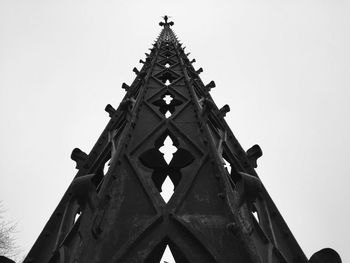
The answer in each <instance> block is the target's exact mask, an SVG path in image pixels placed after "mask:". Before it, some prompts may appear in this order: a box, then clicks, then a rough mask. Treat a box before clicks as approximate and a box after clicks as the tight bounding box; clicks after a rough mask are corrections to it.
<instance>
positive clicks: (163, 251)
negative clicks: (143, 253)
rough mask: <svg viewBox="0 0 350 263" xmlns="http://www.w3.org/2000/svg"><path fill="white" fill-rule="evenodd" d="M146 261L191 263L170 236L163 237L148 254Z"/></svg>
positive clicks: (151, 262)
mask: <svg viewBox="0 0 350 263" xmlns="http://www.w3.org/2000/svg"><path fill="white" fill-rule="evenodd" d="M144 262H145V263H155V262H159V263H175V262H179V263H189V261H188V260H187V258H186V257H185V255H184V254H183V252H182V251H181V250H180V248H179V247H178V246H177V245H176V244H175V243H174V242H172V240H170V239H169V238H167V237H166V238H165V239H163V240H162V241H161V242H160V243H159V244H158V245H156V247H155V248H154V249H153V250H152V252H151V253H150V254H149V255H148V257H147V258H146V260H145V261H144Z"/></svg>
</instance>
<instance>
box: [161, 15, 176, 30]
mask: <svg viewBox="0 0 350 263" xmlns="http://www.w3.org/2000/svg"><path fill="white" fill-rule="evenodd" d="M163 18H164V22H165V23H164V22H160V23H159V25H160V26H164V27H166V26H173V25H174V22H173V21H171V22H168V19H169V18H170V16H167V15H165V16H163Z"/></svg>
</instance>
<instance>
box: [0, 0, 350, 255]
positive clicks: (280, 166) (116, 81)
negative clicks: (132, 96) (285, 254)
mask: <svg viewBox="0 0 350 263" xmlns="http://www.w3.org/2000/svg"><path fill="white" fill-rule="evenodd" d="M349 13H350V3H349V1H345V0H344V1H340V0H339V1H338V0H329V1H326V0H307V1H305V0H303V1H301V0H300V1H299V0H294V1H292V0H290V1H283V0H282V1H281V0H265V1H258V0H256V1H253V0H248V1H220V2H219V1H203V0H202V1H188V0H187V1H164V0H163V1H135V0H129V1H112V0H105V1H97V0H95V1H87V0H76V1H68V0H67V1H63V0H60V1H47V0H46V1H44V0H42V1H34V0H32V1H28V0H1V1H0V120H1V130H0V132H1V133H0V135H1V136H0V157H1V158H0V168H1V175H0V176H1V177H0V178H1V183H0V200H2V202H3V205H4V206H5V207H6V208H7V210H8V211H7V214H6V216H7V217H8V218H9V219H11V220H14V221H15V222H18V234H17V241H18V244H19V245H20V246H22V247H23V249H24V252H28V250H29V249H30V247H31V245H32V244H33V243H34V241H35V239H36V238H37V236H38V235H39V233H40V231H41V230H42V228H43V226H44V224H45V223H46V221H47V220H48V218H49V216H50V215H51V213H52V212H53V210H54V208H55V207H56V205H57V203H58V201H59V200H60V198H61V196H62V194H63V193H64V192H65V190H66V189H67V187H68V185H69V183H70V181H71V180H72V178H73V177H74V175H75V173H76V170H75V169H74V166H75V165H74V162H73V161H71V160H70V157H69V156H70V153H71V151H72V149H73V148H75V147H79V148H81V149H82V150H84V151H86V152H88V151H89V150H90V149H91V147H92V146H93V144H94V143H95V141H96V140H97V138H98V136H99V134H100V133H101V132H102V130H103V128H104V126H105V125H106V123H107V121H108V118H109V117H108V114H107V113H106V112H104V110H103V109H104V107H105V105H106V104H108V103H111V104H112V105H114V106H115V107H116V106H118V104H119V102H120V100H121V99H122V97H123V95H124V90H122V89H121V84H122V82H126V83H128V84H130V83H131V81H132V80H133V79H134V77H135V75H134V73H133V72H132V68H133V67H134V66H137V67H138V68H140V65H139V64H138V61H139V59H140V58H142V59H144V57H145V56H144V52H147V49H148V48H149V47H150V46H151V43H152V42H153V40H154V39H155V38H156V36H157V35H158V33H159V31H160V29H161V28H160V27H159V26H158V22H159V21H160V16H162V15H164V14H168V15H170V16H172V17H173V20H174V22H175V26H174V27H173V29H174V31H175V32H176V33H177V34H178V36H179V38H180V40H181V41H182V42H183V43H184V45H185V46H187V49H186V51H190V52H191V56H190V58H196V60H197V63H195V67H197V68H199V67H203V69H204V72H203V73H202V74H201V77H202V79H203V81H204V82H205V83H207V82H209V81H210V80H215V82H216V84H217V87H216V88H215V89H214V90H212V96H213V98H214V100H215V101H216V103H217V105H218V106H219V107H221V106H222V105H224V104H226V103H227V104H229V105H230V107H231V112H230V113H228V115H227V117H226V119H227V121H228V123H229V125H230V127H231V129H232V131H233V132H234V134H235V135H236V137H237V138H238V140H239V141H240V142H241V144H242V146H243V147H244V148H245V149H248V148H249V147H250V146H252V145H253V144H255V143H258V144H259V145H260V146H261V147H262V149H263V151H264V156H263V157H262V158H261V159H260V160H259V167H258V169H257V171H258V173H259V175H260V177H261V179H262V181H263V183H264V184H265V186H266V188H267V190H268V191H269V193H270V195H271V196H272V198H273V200H274V201H275V203H276V204H277V206H278V208H279V210H280V212H281V213H282V215H283V216H284V218H285V220H286V222H287V223H288V225H289V227H290V228H291V230H292V232H293V234H294V235H295V237H296V239H297V240H298V242H299V244H300V245H301V247H302V248H303V249H304V252H305V253H306V255H307V256H308V257H309V256H311V255H312V253H314V252H316V251H318V250H319V249H321V248H324V247H332V248H334V249H336V250H337V251H338V252H339V253H340V254H341V256H342V258H343V262H347V261H349V262H350V252H349V250H348V244H350V231H349V229H348V218H349V215H350V208H349V205H348V201H349V198H350V194H349V191H348V187H349V176H350V175H349V168H348V167H349V163H350V139H349V134H350V125H349V113H350V104H349V99H350V93H349V84H350V74H349V70H350V51H349V47H350V30H349V28H350V16H349Z"/></svg>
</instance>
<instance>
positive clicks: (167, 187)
mask: <svg viewBox="0 0 350 263" xmlns="http://www.w3.org/2000/svg"><path fill="white" fill-rule="evenodd" d="M173 194H174V184H173V182H172V181H171V179H170V177H169V176H167V177H166V178H165V180H164V182H163V184H162V192H161V193H160V195H161V196H162V198H163V200H164V202H165V203H168V202H169V200H170V198H171V197H172V196H173Z"/></svg>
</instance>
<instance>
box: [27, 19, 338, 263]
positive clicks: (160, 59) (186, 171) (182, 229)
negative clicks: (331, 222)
mask: <svg viewBox="0 0 350 263" xmlns="http://www.w3.org/2000/svg"><path fill="white" fill-rule="evenodd" d="M159 25H160V26H162V31H161V33H160V35H159V37H158V38H157V39H156V41H155V43H154V45H153V46H152V48H151V52H150V53H149V54H146V59H145V60H144V61H143V60H141V61H140V62H142V63H143V66H142V68H141V69H140V70H138V69H137V68H134V72H135V74H136V78H135V80H134V81H133V83H131V85H127V84H125V83H123V85H122V88H123V89H125V91H126V95H125V97H124V98H123V100H122V101H121V103H120V104H119V106H118V107H117V109H115V108H113V107H112V106H111V105H109V104H108V105H107V106H106V108H105V110H106V111H107V112H108V114H109V116H110V117H111V119H110V121H109V123H108V124H107V126H106V128H105V129H104V131H103V132H102V134H101V136H100V137H99V138H98V140H97V142H96V144H95V145H94V147H93V148H92V150H91V151H90V152H89V153H88V154H87V153H84V152H83V151H81V150H80V149H78V148H77V149H74V150H73V152H72V155H71V157H72V159H73V160H74V161H76V167H77V169H78V173H77V175H76V176H75V178H74V180H73V181H72V183H71V185H70V186H69V187H68V190H67V192H66V193H65V195H64V196H63V198H62V200H61V201H60V203H59V204H58V207H57V208H56V210H55V211H54V213H53V215H52V216H51V218H50V219H49V221H48V223H47V224H46V226H45V227H44V230H43V231H42V233H41V234H40V236H39V238H38V240H37V241H36V243H35V244H34V246H33V248H32V249H31V251H30V252H29V254H28V256H27V257H26V259H25V261H24V262H26V263H29V262H40V263H44V262H50V263H56V262H57V263H58V262H68V263H71V262H72V263H73V262H79V263H88V262H94V263H97V262H101V263H106V262H113V263H117V262H118V263H119V262H146V263H153V262H159V261H160V260H161V258H162V255H163V252H164V250H165V249H166V247H169V248H170V251H171V253H172V254H173V257H174V259H175V261H176V262H184V263H186V262H195V263H198V262H220V263H228V262H235V263H250V262H251V263H253V262H254V263H257V262H268V263H270V262H288V263H303V262H305V263H306V262H308V260H307V258H306V257H305V255H304V253H303V251H302V250H301V248H300V247H299V245H298V243H297V242H296V240H295V238H294V237H293V235H292V233H291V232H290V230H289V228H288V227H287V225H286V223H285V222H284V220H283V218H282V216H281V215H280V213H279V212H278V210H277V208H276V206H275V205H274V203H273V201H272V199H271V198H270V196H269V194H268V192H267V191H266V190H265V188H264V186H263V184H262V182H261V181H260V179H259V177H258V176H257V174H256V172H255V170H254V168H256V167H257V159H258V158H259V157H260V156H261V155H262V150H261V149H260V147H259V146H258V145H254V146H253V147H252V148H250V149H249V150H247V151H244V150H243V148H242V147H241V146H240V144H239V142H238V140H237V139H236V138H235V136H234V135H233V133H232V131H231V130H230V128H229V127H228V125H227V123H226V121H225V119H224V117H225V116H226V114H227V113H228V112H229V110H230V108H229V106H228V105H225V106H223V107H221V108H218V107H217V106H216V104H215V102H214V100H213V99H212V97H211V96H210V90H211V89H212V88H214V87H215V83H214V82H213V81H212V82H210V83H208V84H207V85H205V84H204V83H203V82H202V80H201V78H200V76H199V75H200V73H201V72H202V71H203V70H202V69H201V68H199V69H195V68H194V67H193V65H192V63H193V62H194V61H193V60H192V61H190V60H189V59H188V55H187V54H186V53H185V51H184V48H183V47H182V44H181V43H179V41H178V40H177V37H176V35H175V34H174V32H173V31H172V29H171V26H173V25H174V23H173V22H172V21H170V22H169V17H168V16H164V22H160V23H159ZM85 132H88V131H85ZM165 146H167V147H168V149H170V150H168V151H165V150H164V148H165ZM165 183H168V184H170V185H172V188H173V190H172V192H170V194H169V191H168V196H167V197H164V196H163V187H164V184H165ZM321 257H322V256H321ZM316 260H317V259H316ZM310 262H311V261H310ZM312 262H321V261H312ZM334 262H337V261H334ZM338 262H339V261H338Z"/></svg>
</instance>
